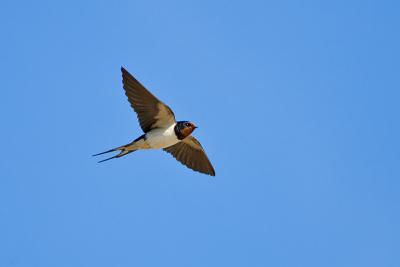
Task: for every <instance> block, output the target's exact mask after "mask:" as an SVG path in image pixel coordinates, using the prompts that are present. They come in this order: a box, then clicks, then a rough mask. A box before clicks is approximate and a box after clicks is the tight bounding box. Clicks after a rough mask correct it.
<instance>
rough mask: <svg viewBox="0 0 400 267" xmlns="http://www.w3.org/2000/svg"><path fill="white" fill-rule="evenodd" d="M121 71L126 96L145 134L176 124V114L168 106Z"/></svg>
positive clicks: (124, 70) (127, 73) (122, 69)
mask: <svg viewBox="0 0 400 267" xmlns="http://www.w3.org/2000/svg"><path fill="white" fill-rule="evenodd" d="M121 71H122V82H123V85H124V89H125V94H126V96H127V97H128V100H129V102H130V103H131V106H132V108H133V109H134V110H135V112H136V113H137V117H138V120H139V123H140V127H142V130H143V131H144V132H145V133H147V132H148V131H150V130H151V129H154V128H158V127H162V128H167V127H168V126H170V125H172V124H174V123H175V122H176V121H175V115H174V113H173V112H172V110H171V109H170V108H169V107H168V106H167V105H165V104H164V103H163V102H161V101H160V100H158V99H157V97H155V96H154V95H153V94H152V93H150V92H149V91H148V90H147V89H146V88H145V87H144V86H143V85H141V84H140V82H139V81H138V80H136V79H135V78H134V77H133V76H132V75H131V74H130V73H129V72H128V71H127V70H126V69H124V68H123V67H121Z"/></svg>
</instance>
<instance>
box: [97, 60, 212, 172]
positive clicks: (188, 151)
mask: <svg viewBox="0 0 400 267" xmlns="http://www.w3.org/2000/svg"><path fill="white" fill-rule="evenodd" d="M121 71H122V82H123V87H124V90H125V94H126V96H127V97H128V100H129V102H130V104H131V106H132V108H133V110H134V111H135V112H136V113H137V117H138V120H139V123H140V127H141V128H142V130H143V132H144V134H142V135H141V136H139V137H138V138H136V139H135V140H133V141H132V142H131V143H129V144H126V145H123V146H119V147H116V148H113V149H110V150H107V151H105V152H102V153H99V154H95V155H93V156H98V155H102V154H105V153H110V152H114V151H119V154H117V155H115V156H113V157H110V158H107V159H104V160H101V161H99V162H103V161H106V160H110V159H114V158H120V157H122V156H125V155H127V154H129V153H131V152H134V151H136V150H140V149H163V150H164V151H166V152H168V153H170V154H171V155H172V156H173V157H174V158H176V159H177V160H178V161H180V162H181V163H182V164H184V165H186V166H187V167H188V168H190V169H192V170H194V171H198V172H201V173H204V174H208V175H212V176H215V171H214V168H213V166H212V164H211V162H210V160H209V159H208V157H207V155H206V153H205V152H204V149H203V147H202V146H201V144H200V142H199V141H197V139H196V138H194V137H193V136H192V135H191V134H192V132H193V131H194V130H195V129H196V128H197V126H196V125H195V124H194V123H193V122H190V121H176V120H175V115H174V112H172V110H171V109H170V108H169V107H168V106H167V105H166V104H164V103H163V102H161V101H160V100H158V98H157V97H155V96H154V95H153V94H152V93H150V92H149V91H148V90H147V89H146V88H145V87H144V86H143V85H142V84H141V83H140V82H139V81H138V80H136V79H135V78H134V77H133V76H132V75H131V74H130V73H129V72H128V71H127V70H126V69H124V68H123V67H122V68H121Z"/></svg>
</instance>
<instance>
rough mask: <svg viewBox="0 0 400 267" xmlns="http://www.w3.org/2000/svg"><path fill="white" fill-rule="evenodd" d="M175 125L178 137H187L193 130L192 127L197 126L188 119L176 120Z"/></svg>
mask: <svg viewBox="0 0 400 267" xmlns="http://www.w3.org/2000/svg"><path fill="white" fill-rule="evenodd" d="M175 127H176V130H177V132H178V137H179V138H180V139H184V138H186V137H188V136H189V135H190V134H191V133H192V132H193V131H194V129H196V128H197V126H196V125H195V124H194V123H193V122H190V121H178V122H177V124H176V126H175Z"/></svg>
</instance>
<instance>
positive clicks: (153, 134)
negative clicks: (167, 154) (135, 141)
mask: <svg viewBox="0 0 400 267" xmlns="http://www.w3.org/2000/svg"><path fill="white" fill-rule="evenodd" d="M174 127H175V125H172V126H170V127H169V128H167V129H153V130H151V131H150V132H148V133H147V134H146V141H145V142H146V143H147V144H148V145H149V147H150V148H154V149H160V148H166V147H169V146H173V145H175V144H176V143H178V142H179V141H180V140H179V139H178V138H177V137H176V135H175V131H174Z"/></svg>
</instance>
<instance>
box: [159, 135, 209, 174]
mask: <svg viewBox="0 0 400 267" xmlns="http://www.w3.org/2000/svg"><path fill="white" fill-rule="evenodd" d="M164 150H165V151H166V152H168V153H170V154H171V155H172V156H173V157H174V158H176V159H177V160H178V161H180V162H181V163H182V164H184V165H186V166H187V167H189V168H190V169H192V170H195V171H198V172H201V173H205V174H209V175H211V176H215V171H214V168H213V166H212V165H211V162H210V160H209V159H208V157H207V155H206V153H205V152H204V149H203V147H202V146H201V144H200V142H199V141H197V139H196V138H194V137H193V136H189V137H186V138H185V139H183V140H182V141H181V142H179V143H177V144H175V145H173V146H170V147H167V148H164Z"/></svg>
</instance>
